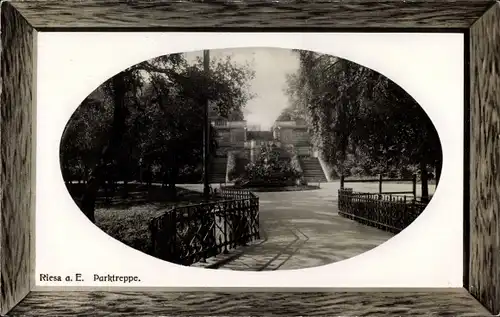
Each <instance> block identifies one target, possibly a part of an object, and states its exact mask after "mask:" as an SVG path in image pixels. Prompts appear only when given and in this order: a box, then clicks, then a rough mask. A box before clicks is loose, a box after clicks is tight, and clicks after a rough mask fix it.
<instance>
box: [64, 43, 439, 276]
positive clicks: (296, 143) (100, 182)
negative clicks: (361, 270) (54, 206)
mask: <svg viewBox="0 0 500 317" xmlns="http://www.w3.org/2000/svg"><path fill="white" fill-rule="evenodd" d="M60 164H61V173H62V175H63V179H64V181H65V184H66V188H67V189H68V193H69V194H70V195H71V197H72V198H73V200H74V201H75V203H76V205H77V206H78V207H79V209H80V210H81V212H83V213H84V214H85V215H86V217H87V219H88V221H91V222H93V223H94V224H95V225H96V226H97V227H99V228H100V229H101V230H102V231H103V232H105V233H106V234H108V235H110V236H111V237H113V238H114V239H116V240H118V241H120V242H121V243H124V244H126V245H128V246H130V247H132V248H134V249H136V250H138V251H140V252H143V253H146V254H149V255H151V256H154V257H157V258H159V259H162V260H165V261H168V262H171V263H175V264H179V265H185V266H192V267H201V268H207V269H227V270H243V271H268V270H286V269H301V268H308V267H315V266H320V265H326V264H331V263H334V262H337V261H341V260H344V259H348V258H350V257H353V256H356V255H359V254H361V253H363V252H366V251H368V250H371V249H373V248H375V247H376V246H378V245H380V244H382V243H384V242H385V241H387V240H388V239H390V238H392V237H393V236H394V235H395V234H398V233H399V232H401V231H402V230H404V229H405V228H406V227H408V226H409V225H410V224H411V223H412V222H413V221H414V220H415V219H416V218H417V217H418V216H419V215H420V214H421V213H422V212H423V211H424V209H425V208H426V206H427V205H428V203H429V201H430V200H431V199H432V196H433V194H434V192H435V190H436V187H437V185H438V183H439V178H440V174H441V166H442V151H441V144H440V140H439V137H438V134H437V131H436V130H435V128H434V126H433V124H432V122H431V120H430V119H429V118H428V116H427V115H426V113H425V111H424V110H423V109H422V108H421V107H420V106H419V105H418V103H417V102H416V101H415V100H414V99H413V98H412V97H411V96H410V95H409V94H408V93H406V92H405V91H404V90H403V89H402V88H401V87H399V86H398V85H397V84H396V83H394V82H392V81H391V80H389V79H388V78H387V77H385V76H383V75H382V74H379V73H377V72H375V71H373V70H371V69H369V68H366V67H364V66H361V65H358V64H356V63H353V62H351V61H348V60H346V59H341V58H338V57H335V56H332V55H328V54H320V53H316V52H311V51H303V50H288V49H278V48H244V49H242V48H240V49H223V50H205V51H197V52H185V53H177V54H169V55H164V56H159V57H156V58H153V59H150V60H147V61H144V62H142V63H139V64H137V65H132V66H130V67H129V68H127V69H125V70H123V71H122V72H120V73H119V74H116V75H115V76H113V77H112V78H110V79H108V80H107V81H105V82H104V83H103V84H102V85H101V86H100V87H96V89H95V90H94V91H93V92H91V93H90V94H89V96H88V97H87V98H86V99H85V100H84V101H83V102H82V103H81V104H80V106H79V107H78V108H77V110H76V111H75V112H74V114H73V115H72V117H71V118H70V120H69V121H68V123H67V125H66V128H65V130H64V133H63V135H62V138H61V143H60Z"/></svg>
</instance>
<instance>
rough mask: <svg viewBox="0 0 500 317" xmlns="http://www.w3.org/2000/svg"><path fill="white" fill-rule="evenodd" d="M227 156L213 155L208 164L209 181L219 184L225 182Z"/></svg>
mask: <svg viewBox="0 0 500 317" xmlns="http://www.w3.org/2000/svg"><path fill="white" fill-rule="evenodd" d="M226 168H227V156H223V157H215V158H213V159H212V163H211V166H210V175H209V177H208V179H209V181H210V183H212V184H220V183H225V182H226Z"/></svg>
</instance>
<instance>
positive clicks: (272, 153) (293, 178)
mask: <svg viewBox="0 0 500 317" xmlns="http://www.w3.org/2000/svg"><path fill="white" fill-rule="evenodd" d="M259 152H260V154H259V156H258V158H257V159H256V160H255V161H254V162H250V163H248V164H247V166H246V167H245V173H244V175H243V177H242V178H241V179H240V180H239V181H238V183H239V184H242V185H245V186H249V187H254V186H255V187H266V186H293V185H295V184H296V183H297V180H298V179H300V177H301V176H302V175H301V173H300V171H298V170H296V169H295V168H294V167H293V166H292V164H291V161H290V157H284V156H283V152H282V151H280V150H279V149H278V148H277V147H276V146H270V145H262V147H261V148H260V151H259Z"/></svg>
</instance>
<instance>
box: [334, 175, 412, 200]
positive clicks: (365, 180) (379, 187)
mask: <svg viewBox="0 0 500 317" xmlns="http://www.w3.org/2000/svg"><path fill="white" fill-rule="evenodd" d="M375 182H377V183H378V194H379V195H383V194H413V199H417V175H416V174H413V177H412V178H383V176H382V174H380V175H379V176H378V178H376V179H349V180H348V179H345V176H344V175H342V176H340V189H344V185H345V183H375ZM384 182H385V183H388V182H393V183H394V182H411V183H412V190H411V191H410V190H408V191H393V192H388V191H385V192H384V191H383V190H382V184H383V183H384Z"/></svg>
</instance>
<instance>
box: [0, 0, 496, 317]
mask: <svg viewBox="0 0 500 317" xmlns="http://www.w3.org/2000/svg"><path fill="white" fill-rule="evenodd" d="M96 8H97V9H99V14H95V11H96ZM214 16H216V17H217V18H214ZM0 21H1V28H0V32H1V48H2V51H1V63H0V67H1V68H0V72H1V82H2V83H1V85H2V86H1V104H0V107H1V108H0V154H1V155H0V162H1V170H0V189H1V192H0V195H1V199H0V213H1V217H0V314H2V315H5V314H8V315H9V316H10V315H12V316H15V315H16V316H17V315H20V316H61V315H78V316H82V315H89V316H108V315H113V314H114V315H119V316H136V315H148V316H151V315H153V316H162V315H163V316H165V315H177V316H178V315H181V316H182V315H186V316H193V315H211V316H214V315H226V316H227V315H240V316H243V315H270V314H272V315H286V316H289V315H308V316H309V315H322V316H324V315H329V316H334V315H343V316H353V315H372V314H378V315H394V316H400V315H402V314H408V315H429V314H431V315H434V314H437V315H463V314H468V315H478V316H480V315H482V316H484V315H487V314H499V313H500V245H499V243H500V242H499V241H500V239H499V238H498V237H499V236H500V172H499V171H498V162H500V150H499V146H500V119H499V118H500V89H499V87H500V1H494V0H477V1H467V0H458V1H446V0H437V1H431V0H424V1H420V0H413V1H403V0H382V1H373V0H311V1H300V0H275V1H270V0H255V1H254V0H248V1H231V0H226V1H219V0H214V1H167V0H154V1H148V0H138V1H127V0H111V1H102V0H100V1H99V0H94V1H91V0H69V1H49V0H41V1H35V0H28V1H3V2H2V4H1V19H0ZM115 30H116V31H128V32H134V31H185V32H197V31H232V32H239V31H246V32H265V31H281V32H282V31H301V32H307V31H309V32H311V31H336V32H346V31H350V32H388V31H390V32H409V31H415V32H453V33H462V34H464V36H465V44H466V45H465V52H464V56H465V66H466V67H465V75H466V76H465V78H466V81H465V82H464V86H465V96H464V99H465V104H466V106H465V110H464V111H465V116H464V117H465V122H464V132H465V144H464V148H465V153H464V171H465V181H464V188H465V192H464V197H465V198H464V263H463V267H464V287H463V288H462V289H452V290H415V289H407V290H391V289H375V290H373V289H372V290H368V289H366V290H365V289H362V290H356V291H349V292H347V291H342V292H340V291H325V290H319V291H318V290H317V291H307V292H305V291H303V290H302V291H301V290H298V291H292V292H290V291H283V290H271V289H266V290H264V291H262V292H249V291H248V290H247V291H245V290H241V291H240V292H235V291H234V290H232V291H226V290H225V291H224V292H225V293H223V292H222V291H220V290H219V291H218V290H203V291H198V292H195V291H190V292H176V293H174V292H165V291H161V290H143V291H141V290H138V291H114V292H106V291H64V290H60V291H50V292H48V291H47V292H42V291H32V290H33V288H34V285H35V280H34V265H35V262H34V253H35V251H34V245H35V244H34V241H35V234H34V224H35V213H34V208H35V203H34V201H35V200H34V197H35V193H36V188H35V182H34V176H35V168H34V166H35V164H34V163H35V161H36V156H35V154H36V153H35V150H34V149H35V141H36V135H35V131H36V129H35V124H36V121H35V120H34V118H35V114H36V103H35V100H34V96H35V95H36V94H35V92H36V72H35V69H36V33H37V32H38V31H43V32H61V31H74V32H84V31H85V32H99V31H100V32H104V31H115ZM228 303H230V305H229V304H228ZM360 303H362V304H363V305H361V304H360Z"/></svg>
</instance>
